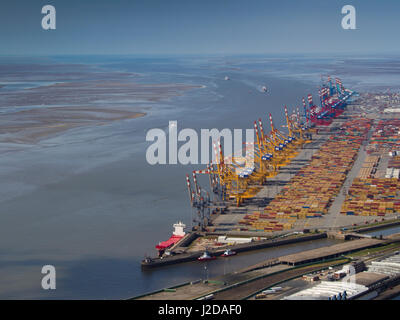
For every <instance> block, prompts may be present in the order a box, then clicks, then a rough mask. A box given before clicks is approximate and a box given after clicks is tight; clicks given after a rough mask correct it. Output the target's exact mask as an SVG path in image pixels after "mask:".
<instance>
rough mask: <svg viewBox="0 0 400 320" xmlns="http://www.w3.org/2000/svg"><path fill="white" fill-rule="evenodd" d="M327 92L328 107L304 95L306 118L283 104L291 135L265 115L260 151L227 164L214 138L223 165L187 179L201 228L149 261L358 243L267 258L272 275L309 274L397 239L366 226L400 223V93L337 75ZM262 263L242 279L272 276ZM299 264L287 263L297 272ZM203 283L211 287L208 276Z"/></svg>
mask: <svg viewBox="0 0 400 320" xmlns="http://www.w3.org/2000/svg"><path fill="white" fill-rule="evenodd" d="M319 93H320V94H319V98H320V99H319V106H317V105H315V104H314V102H313V99H312V96H311V95H308V96H307V100H306V99H304V98H303V99H302V101H303V115H302V116H301V115H300V112H299V109H298V108H297V110H293V112H292V113H291V114H289V112H288V109H287V107H286V106H285V107H284V108H283V111H284V112H285V118H286V126H285V127H286V128H287V131H288V133H283V132H281V131H280V130H278V129H277V128H276V127H275V126H274V122H273V119H272V116H271V115H269V117H268V119H269V123H270V131H269V132H268V133H267V131H266V130H264V127H263V123H262V120H261V119H259V120H257V121H255V122H254V130H255V133H256V138H257V139H256V141H255V142H254V145H253V146H252V147H253V148H252V149H253V150H254V153H253V154H250V155H247V154H246V156H247V157H243V156H241V155H240V156H237V155H232V156H230V157H229V160H230V161H227V158H226V157H224V156H223V153H222V146H221V144H220V142H219V141H215V142H214V152H215V159H216V160H217V161H216V163H210V164H209V165H208V166H207V167H206V168H205V169H203V170H197V171H194V172H192V174H191V175H187V177H186V183H187V188H188V193H189V201H190V204H191V206H192V208H193V226H192V229H191V230H190V231H188V232H185V231H184V229H185V227H186V226H185V225H184V224H183V223H181V222H179V223H176V224H175V225H174V228H175V231H174V232H173V235H172V236H171V238H170V239H169V240H167V241H164V242H160V243H159V244H158V245H157V251H158V256H157V257H146V258H145V259H144V260H143V261H142V268H143V269H147V268H154V267H161V266H164V265H170V264H176V263H181V262H186V261H191V260H200V259H199V258H200V257H201V256H204V255H205V254H206V255H205V256H207V257H208V256H209V257H212V258H221V259H222V257H220V256H221V255H222V256H223V254H224V252H226V250H227V249H229V250H230V251H228V252H230V253H231V252H234V254H236V253H238V254H240V252H243V251H248V250H256V249H262V248H268V247H276V246H279V245H283V244H288V243H295V242H301V241H310V240H313V239H320V238H323V237H334V238H337V239H343V240H350V241H345V242H344V243H343V245H342V248H340V249H338V248H331V249H332V254H329V255H327V256H324V255H322V253H324V252H329V251H330V250H328V248H324V249H323V250H321V251H322V252H321V253H316V252H307V251H306V252H304V253H302V254H303V255H304V257H303V258H301V259H300V262H297V260H296V259H294V260H287V261H284V260H282V259H283V258H282V259H281V258H279V259H278V260H277V261H267V262H266V263H264V264H262V265H263V266H264V267H263V268H264V269H265V270H264V271H265V272H267V273H268V274H269V273H272V274H275V272H278V273H279V274H280V273H282V272H283V270H286V269H287V268H290V269H291V268H294V269H295V270H297V271H299V272H300V271H301V272H302V271H307V272H308V273H309V271H310V270H311V271H313V270H314V268H316V267H318V266H322V265H325V264H326V265H329V266H330V267H332V266H331V265H330V264H331V263H330V262H329V261H328V262H323V263H322V264H321V263H319V264H318V266H314V264H313V262H314V261H320V260H321V259H322V261H326V260H332V259H334V260H335V261H336V260H337V259H338V258H337V257H338V255H340V256H341V257H343V255H344V254H348V253H349V252H355V251H360V250H365V249H368V248H374V247H383V248H385V247H386V246H388V245H389V246H391V245H393V243H394V242H396V241H395V240H393V239H391V240H389V239H373V238H371V237H370V236H368V235H365V234H363V232H365V231H366V230H373V229H376V228H382V227H385V226H388V225H397V224H400V219H398V217H399V212H400V183H399V175H400V146H399V141H400V120H397V119H395V118H394V117H393V115H395V114H396V113H400V103H399V101H400V100H399V97H398V95H397V94H395V93H378V94H371V93H363V94H357V93H356V92H354V91H351V90H349V89H346V88H344V87H343V84H342V82H341V81H340V80H339V79H336V81H335V85H333V81H332V80H331V77H328V80H327V81H326V82H325V83H323V84H322V86H321V88H320V90H319ZM306 101H307V104H306ZM250 159H254V161H253V162H251V161H250ZM199 175H205V176H208V181H209V188H210V189H209V191H210V192H209V191H208V190H207V188H205V187H202V186H200V182H199V181H200V179H199V178H198V176H199ZM190 176H191V177H190ZM203 180H204V179H203ZM388 242H390V243H391V244H388ZM392 242H393V243H392ZM316 250H319V249H316ZM307 255H309V257H308V259H307ZM232 259H234V257H232ZM302 259H303V260H302ZM343 259H344V260H345V261H344V262H348V261H349V258H343ZM343 259H339V260H340V261H341V260H343ZM199 263H200V262H199ZM310 263H311V265H310ZM298 265H299V266H298ZM303 265H306V267H304V268H305V269H304V270H303V269H302V268H303V267H302V266H303ZM308 265H310V266H308ZM263 268H261V269H256V270H251V271H246V272H245V273H243V272H240V273H239V274H240V276H238V277H239V278H241V277H244V278H246V279H247V278H248V276H249V273H248V272H250V273H251V272H253V273H256V274H264V273H263V272H261V271H260V270H262V269H263ZM300 269H301V270H300ZM297 271H296V272H295V271H289V270H287V272H289V274H292V278H296V275H297V274H298V272H297ZM283 273H286V271H285V272H283ZM302 275H303V274H302ZM264 276H265V274H264ZM264 276H262V277H261V278H264ZM239 280H240V279H239ZM242 280H243V279H242ZM242 280H240V281H242ZM386 280H387V279H386ZM216 281H217V283H219V282H218V281H219V280H216ZM235 281H237V280H235ZM240 281H239V282H240ZM243 281H247V280H243ZM268 281H269V280H268ZM223 282H225V284H224V285H222V287H221V288H222V289H224V291H229V290H225V289H226V286H227V284H226V283H229V281H228V282H227V281H223ZM202 285H203V286H206V287H207V288H208V289H209V286H210V284H209V283H207V285H206V284H204V283H203V284H202ZM324 285H326V284H324ZM216 286H217V287H218V285H216ZM327 286H328V288H329V285H327ZM221 288H220V289H221ZM321 288H322V287H321ZM360 288H361V287H360ZM360 288H359V289H360ZM364 289H365V288H363V290H364ZM196 290H197V289H194V291H196ZM216 290H219V289H218V288H217V289H216ZM321 290H322V289H321ZM360 290H361V289H360ZM356 291H357V290H356ZM364 291H365V290H364ZM364 291H363V292H364ZM357 292H358V291H357ZM197 293H198V292H197ZM347 293H348V294H349V296H348V297H347V298H350V296H351V294H350V291H348V292H347ZM151 296H153V295H149V297H151ZM353 296H354V295H353ZM187 298H188V297H187ZM191 298H193V297H191ZM216 298H218V296H216ZM236 298H240V299H241V298H243V297H236ZM259 298H260V296H259ZM329 298H331V297H329ZM336 298H338V297H337V296H336Z"/></svg>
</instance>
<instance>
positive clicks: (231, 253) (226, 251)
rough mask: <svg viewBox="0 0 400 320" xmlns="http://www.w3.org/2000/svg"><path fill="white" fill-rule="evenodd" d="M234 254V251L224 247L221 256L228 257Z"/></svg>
mask: <svg viewBox="0 0 400 320" xmlns="http://www.w3.org/2000/svg"><path fill="white" fill-rule="evenodd" d="M234 255H236V252H235V251H232V250H231V249H226V250H225V252H224V253H223V254H221V257H230V256H234Z"/></svg>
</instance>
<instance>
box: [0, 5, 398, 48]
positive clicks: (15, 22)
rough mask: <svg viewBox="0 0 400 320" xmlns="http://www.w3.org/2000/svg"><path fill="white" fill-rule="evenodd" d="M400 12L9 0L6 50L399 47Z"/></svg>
mask: <svg viewBox="0 0 400 320" xmlns="http://www.w3.org/2000/svg"><path fill="white" fill-rule="evenodd" d="M47 4H50V5H53V6H54V7H55V8H56V30H43V29H42V27H41V20H42V18H43V16H44V15H43V14H42V13H41V10H42V7H43V6H44V5H47ZM347 4H350V5H353V6H354V7H355V8H356V26H357V29H356V30H344V29H342V27H341V20H342V18H343V16H344V15H343V14H342V13H341V9H342V7H343V6H344V5H347ZM399 14H400V1H398V0H382V1H378V0H346V1H342V0H330V1H327V0H302V1H299V0H297V1H296V0H275V1H272V0H201V1H200V0H196V1H195V0H55V1H53V0H1V3H0V55H50V54H61V55H63V54H195V55H196V54H200V55H201V54H265V53H272V54H274V53H317V54H318V53H343V54H346V53H398V52H400V41H398V32H399V30H400V19H398V16H399Z"/></svg>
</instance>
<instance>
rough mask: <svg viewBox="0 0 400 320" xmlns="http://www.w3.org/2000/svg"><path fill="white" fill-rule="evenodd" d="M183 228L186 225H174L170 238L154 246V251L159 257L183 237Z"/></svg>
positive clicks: (180, 223) (179, 223)
mask: <svg viewBox="0 0 400 320" xmlns="http://www.w3.org/2000/svg"><path fill="white" fill-rule="evenodd" d="M185 227H186V225H185V224H183V223H182V222H180V221H179V222H178V223H175V224H174V232H173V233H172V236H171V238H169V239H168V240H166V241H163V242H160V243H159V244H158V245H156V249H157V250H158V252H159V255H160V256H161V255H162V254H163V253H164V251H165V250H166V249H168V248H170V247H172V246H173V245H174V244H176V243H177V242H178V241H179V240H181V239H182V238H183V237H184V236H185V234H186V233H185V232H184V231H183V230H184V228H185Z"/></svg>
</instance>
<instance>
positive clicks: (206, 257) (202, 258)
mask: <svg viewBox="0 0 400 320" xmlns="http://www.w3.org/2000/svg"><path fill="white" fill-rule="evenodd" d="M214 259H216V258H215V257H213V256H210V254H209V253H208V252H207V251H204V253H203V254H202V255H201V256H200V257H198V258H197V260H199V261H209V260H214Z"/></svg>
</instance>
